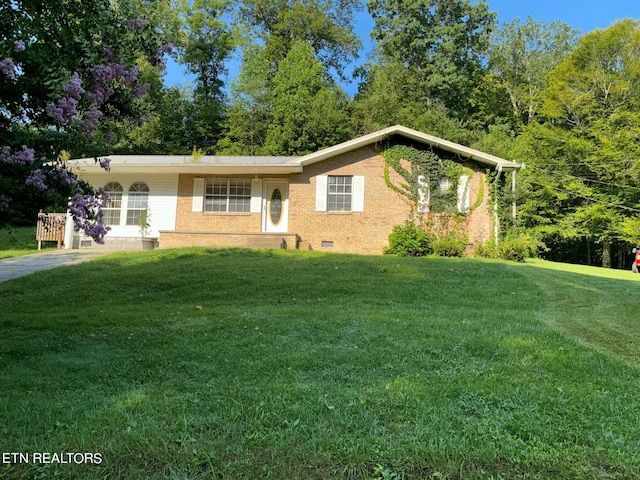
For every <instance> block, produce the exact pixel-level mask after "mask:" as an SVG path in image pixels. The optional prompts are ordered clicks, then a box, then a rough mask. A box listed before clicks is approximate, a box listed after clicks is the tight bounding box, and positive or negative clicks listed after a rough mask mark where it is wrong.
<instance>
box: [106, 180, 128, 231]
mask: <svg viewBox="0 0 640 480" xmlns="http://www.w3.org/2000/svg"><path fill="white" fill-rule="evenodd" d="M104 191H105V193H106V194H107V195H108V196H109V199H108V200H107V201H105V202H104V204H103V205H102V215H103V217H102V221H103V222H104V224H105V225H120V210H121V209H122V194H123V191H124V190H123V189H122V185H120V184H119V183H118V182H110V183H107V184H106V185H105V186H104Z"/></svg>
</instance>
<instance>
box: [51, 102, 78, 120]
mask: <svg viewBox="0 0 640 480" xmlns="http://www.w3.org/2000/svg"><path fill="white" fill-rule="evenodd" d="M77 107H78V100H76V99H75V98H66V97H63V98H61V99H60V100H58V104H57V105H54V104H53V103H47V106H46V107H45V111H46V112H47V114H48V115H49V116H50V117H51V118H53V119H54V120H56V121H58V122H60V123H65V122H68V121H69V120H71V119H73V118H74V117H75V116H76V115H78V110H77Z"/></svg>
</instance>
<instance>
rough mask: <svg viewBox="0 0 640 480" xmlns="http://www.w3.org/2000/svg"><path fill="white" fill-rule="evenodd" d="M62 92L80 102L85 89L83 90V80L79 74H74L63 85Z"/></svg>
mask: <svg viewBox="0 0 640 480" xmlns="http://www.w3.org/2000/svg"><path fill="white" fill-rule="evenodd" d="M62 91H64V92H65V93H66V94H68V95H69V96H70V97H71V98H74V99H76V100H80V97H81V96H82V94H83V93H84V89H83V88H82V80H81V79H80V75H78V72H73V75H71V78H70V79H69V81H68V82H67V83H66V84H65V85H63V87H62Z"/></svg>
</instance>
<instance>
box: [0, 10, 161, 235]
mask: <svg viewBox="0 0 640 480" xmlns="http://www.w3.org/2000/svg"><path fill="white" fill-rule="evenodd" d="M125 7H126V8H125ZM141 13H142V12H141V11H136V9H135V8H134V4H133V2H132V3H131V4H126V5H125V6H123V7H119V6H118V5H117V4H111V2H109V1H108V0H82V1H69V0H60V1H57V2H41V1H35V0H14V1H11V2H3V3H2V4H0V98H1V99H2V107H1V108H0V148H1V154H0V169H1V171H0V182H1V184H0V187H1V193H0V219H1V220H4V221H8V220H10V221H21V220H29V219H33V218H35V213H36V212H37V209H38V208H39V207H55V208H62V209H64V208H66V203H67V201H66V200H67V198H68V197H69V196H71V197H72V203H71V207H70V210H71V212H72V214H73V216H74V220H75V222H76V226H77V227H78V228H81V229H83V230H84V231H85V233H87V234H88V235H91V236H93V237H94V238H96V240H98V241H100V240H101V238H102V236H103V235H104V233H105V229H104V226H103V225H102V224H101V222H100V212H99V208H97V207H98V206H99V204H100V202H99V199H97V198H96V197H95V196H94V195H93V194H92V192H90V191H89V189H88V188H87V186H86V185H80V184H79V183H78V181H77V180H76V179H75V177H74V176H73V174H72V173H71V172H69V171H68V170H67V168H66V166H65V164H64V160H65V159H67V158H68V156H69V155H74V156H95V155H98V154H99V153H100V152H102V151H103V150H104V149H105V145H106V144H108V143H109V142H110V141H111V140H112V138H113V132H112V131H111V125H112V124H113V123H114V122H119V121H131V120H134V119H136V118H139V117H140V111H139V110H138V107H139V99H140V98H141V97H143V96H144V94H145V93H146V91H147V89H148V88H149V85H148V83H146V82H145V81H144V78H143V76H142V75H141V67H142V69H144V68H147V67H148V68H149V70H154V69H155V71H156V75H157V71H158V69H159V68H160V67H161V65H162V61H163V55H164V54H165V53H166V52H167V51H168V48H169V47H166V46H165V45H164V44H163V41H162V38H161V35H160V31H159V30H158V29H157V28H156V26H155V25H151V24H149V23H148V22H147V21H146V19H145V18H144V17H143V16H141V15H140V14H141ZM68 152H71V153H70V154H69V153H68ZM106 166H107V165H106V164H105V167H106Z"/></svg>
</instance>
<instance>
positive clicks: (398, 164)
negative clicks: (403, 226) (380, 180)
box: [382, 145, 473, 213]
mask: <svg viewBox="0 0 640 480" xmlns="http://www.w3.org/2000/svg"><path fill="white" fill-rule="evenodd" d="M382 158H384V162H385V166H384V179H385V182H386V184H387V186H388V187H389V188H391V189H392V190H394V191H395V192H397V193H399V194H400V195H402V196H404V197H405V198H406V199H407V201H408V203H409V204H410V205H412V207H418V205H419V202H420V201H422V200H423V199H424V197H425V195H427V196H428V204H429V211H431V212H433V213H458V183H459V182H460V177H461V176H462V175H469V176H471V175H472V174H473V171H472V170H471V169H470V168H465V167H463V165H462V164H460V163H458V162H455V161H453V160H449V159H443V158H440V157H438V156H437V155H436V154H435V153H433V152H431V151H425V150H418V149H417V148H413V147H410V146H407V145H394V146H391V147H388V148H386V149H385V150H384V151H383V152H382ZM391 170H393V171H394V172H396V173H397V174H398V175H400V177H401V178H402V179H403V180H404V182H402V183H400V184H395V183H393V181H392V180H391ZM465 194H466V195H468V183H467V192H465Z"/></svg>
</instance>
